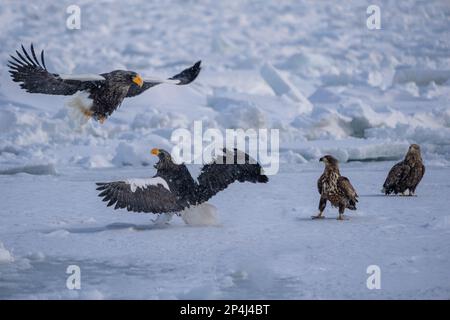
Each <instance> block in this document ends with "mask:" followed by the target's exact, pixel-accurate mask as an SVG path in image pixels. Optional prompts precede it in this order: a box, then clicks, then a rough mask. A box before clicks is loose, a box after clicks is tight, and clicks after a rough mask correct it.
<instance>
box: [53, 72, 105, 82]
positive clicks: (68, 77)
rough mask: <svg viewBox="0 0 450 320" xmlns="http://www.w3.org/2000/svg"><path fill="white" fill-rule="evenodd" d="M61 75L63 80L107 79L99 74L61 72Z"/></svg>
mask: <svg viewBox="0 0 450 320" xmlns="http://www.w3.org/2000/svg"><path fill="white" fill-rule="evenodd" d="M59 77H60V78H61V79H63V80H78V81H98V80H106V79H105V78H104V77H102V76H101V75H99V74H60V75H59Z"/></svg>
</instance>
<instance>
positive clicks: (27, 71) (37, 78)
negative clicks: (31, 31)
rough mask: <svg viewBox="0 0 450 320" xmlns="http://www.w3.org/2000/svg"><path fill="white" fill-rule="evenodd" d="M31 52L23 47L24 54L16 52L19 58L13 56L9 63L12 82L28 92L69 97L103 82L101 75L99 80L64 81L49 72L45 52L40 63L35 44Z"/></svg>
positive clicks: (57, 75) (41, 55)
mask: <svg viewBox="0 0 450 320" xmlns="http://www.w3.org/2000/svg"><path fill="white" fill-rule="evenodd" d="M30 51H31V54H29V53H28V52H27V51H26V50H25V48H24V47H23V45H22V53H20V52H19V51H17V50H16V54H17V57H14V56H12V55H11V59H12V60H9V61H8V67H9V73H10V74H11V77H12V80H13V81H14V82H19V83H20V87H21V88H22V89H25V90H26V91H27V92H30V93H44V94H52V95H64V96H67V95H72V94H74V93H76V92H77V91H80V90H86V89H90V88H91V87H93V86H96V84H97V83H98V81H102V80H101V78H102V77H100V76H99V75H97V77H98V79H95V80H88V81H82V80H75V79H63V78H61V76H60V75H59V74H56V73H50V72H48V71H47V68H46V66H45V60H44V50H42V51H41V54H40V61H39V59H38V57H37V56H36V53H35V51H34V47H33V44H31V50H30ZM69 77H70V76H69ZM74 78H76V76H74ZM103 80H104V79H103Z"/></svg>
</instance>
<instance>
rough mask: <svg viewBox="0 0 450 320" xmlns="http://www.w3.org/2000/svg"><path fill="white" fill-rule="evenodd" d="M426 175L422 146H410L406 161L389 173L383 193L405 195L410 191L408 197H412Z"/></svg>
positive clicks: (398, 164)
mask: <svg viewBox="0 0 450 320" xmlns="http://www.w3.org/2000/svg"><path fill="white" fill-rule="evenodd" d="M424 174H425V166H424V165H423V162H422V156H421V154H420V146H419V145H417V144H412V145H410V146H409V149H408V152H407V153H406V156H405V159H404V160H403V161H401V162H399V163H397V164H396V165H395V166H393V167H392V169H391V170H390V171H389V173H388V176H387V178H386V181H385V182H384V184H383V189H382V192H384V194H386V195H389V194H391V193H395V194H398V193H400V194H402V195H405V191H406V190H409V194H408V195H409V196H412V195H414V193H415V191H416V188H417V185H418V184H419V182H420V180H422V177H423V175H424Z"/></svg>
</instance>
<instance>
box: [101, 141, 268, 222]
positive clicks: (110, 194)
mask: <svg viewBox="0 0 450 320" xmlns="http://www.w3.org/2000/svg"><path fill="white" fill-rule="evenodd" d="M151 153H152V154H153V155H156V156H158V158H159V159H158V162H157V163H156V164H155V168H156V169H157V171H156V175H155V176H153V178H150V179H128V180H123V181H115V182H99V183H97V186H98V187H97V190H98V191H100V193H99V197H101V198H103V201H105V202H107V206H108V207H110V206H112V205H114V209H122V208H123V209H127V210H128V211H133V212H148V213H179V212H181V211H183V210H184V209H186V208H189V207H190V206H196V205H200V204H202V203H204V202H206V201H208V200H209V199H210V198H211V197H213V196H214V195H216V194H217V193H218V192H219V191H222V190H224V189H226V188H227V187H228V186H229V185H230V184H232V183H233V182H236V181H238V182H252V183H267V182H268V181H269V179H268V178H267V176H266V175H264V174H263V170H262V168H261V166H260V164H259V163H257V162H256V161H255V160H254V159H253V158H251V157H250V156H249V155H248V154H246V153H245V152H241V151H239V150H237V149H234V150H228V149H223V155H220V156H218V157H216V158H215V159H214V160H213V161H212V162H211V163H209V164H206V165H204V166H203V168H202V169H201V172H200V175H199V176H198V177H197V181H195V180H194V179H193V178H192V176H191V174H190V173H189V170H188V169H187V167H186V165H185V164H183V163H182V164H176V163H175V162H174V161H173V160H172V157H171V155H170V153H168V152H167V151H165V150H162V149H152V151H151Z"/></svg>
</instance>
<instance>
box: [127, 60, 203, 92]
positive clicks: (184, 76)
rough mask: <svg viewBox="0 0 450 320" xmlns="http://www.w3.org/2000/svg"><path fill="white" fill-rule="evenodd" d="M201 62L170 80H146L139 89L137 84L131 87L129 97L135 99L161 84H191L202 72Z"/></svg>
mask: <svg viewBox="0 0 450 320" xmlns="http://www.w3.org/2000/svg"><path fill="white" fill-rule="evenodd" d="M200 65H201V61H197V62H196V63H195V64H194V65H193V66H191V67H189V68H187V69H184V70H183V71H181V72H180V73H178V74H176V75H174V76H173V77H171V78H169V79H157V78H145V79H144V84H143V85H142V87H139V86H137V85H135V84H133V85H131V87H130V89H129V90H128V93H127V97H134V96H137V95H139V94H141V93H142V92H144V91H145V90H147V89H150V88H151V87H154V86H156V85H158V84H161V83H169V84H175V85H185V84H189V83H191V82H192V81H194V80H195V79H196V78H197V76H198V74H199V73H200V70H201V66H200Z"/></svg>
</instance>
